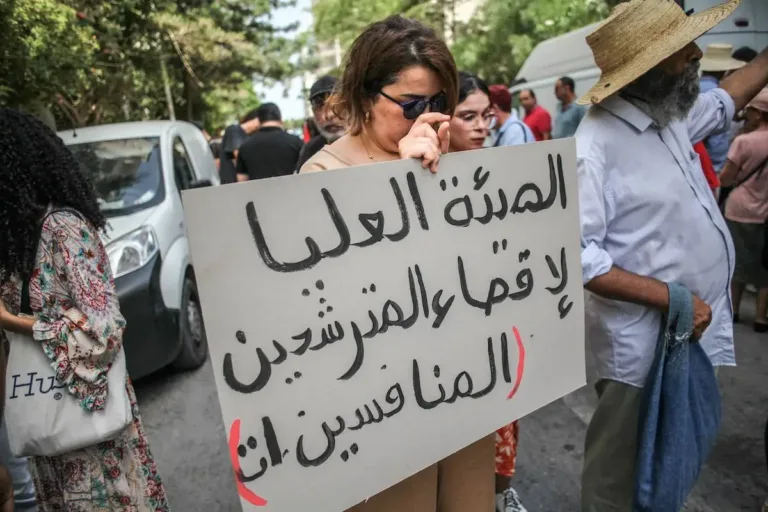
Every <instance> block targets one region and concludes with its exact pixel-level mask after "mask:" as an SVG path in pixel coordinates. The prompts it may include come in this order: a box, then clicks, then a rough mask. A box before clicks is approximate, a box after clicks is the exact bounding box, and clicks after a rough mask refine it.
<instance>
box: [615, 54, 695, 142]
mask: <svg viewBox="0 0 768 512" xmlns="http://www.w3.org/2000/svg"><path fill="white" fill-rule="evenodd" d="M699 92H700V88H699V62H698V61H694V62H691V63H690V64H688V65H687V66H686V67H685V70H684V71H683V72H682V73H681V74H679V75H668V74H667V73H665V72H664V71H663V70H662V69H661V68H660V67H658V66H657V67H655V68H653V69H651V70H650V71H648V72H647V73H646V74H644V75H643V76H641V77H640V78H638V79H637V80H635V81H634V82H632V83H631V84H629V85H628V86H627V87H626V89H625V90H624V95H625V96H626V97H627V99H629V100H630V102H631V101H632V99H633V98H638V99H640V100H642V103H635V102H633V103H635V106H637V107H638V108H640V109H641V110H643V111H644V112H645V113H646V114H648V115H649V116H650V117H651V119H653V120H654V121H655V122H656V124H657V125H659V126H660V127H661V128H664V127H667V126H669V125H670V123H672V122H673V121H680V120H682V119H685V118H686V117H688V113H689V112H690V111H691V109H692V108H693V106H694V105H695V104H696V98H698V97H699Z"/></svg>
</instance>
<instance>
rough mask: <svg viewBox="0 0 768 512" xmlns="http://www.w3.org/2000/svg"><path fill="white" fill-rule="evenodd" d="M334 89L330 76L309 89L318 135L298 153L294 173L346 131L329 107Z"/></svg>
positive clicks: (334, 83)
mask: <svg viewBox="0 0 768 512" xmlns="http://www.w3.org/2000/svg"><path fill="white" fill-rule="evenodd" d="M334 87H336V79H335V78H334V77H332V76H327V75H326V76H322V77H320V78H319V79H318V80H317V81H316V82H315V83H314V84H312V87H311V88H310V89H309V103H310V104H311V105H312V116H313V118H314V121H315V126H316V127H317V131H318V132H320V134H319V135H318V136H316V137H313V138H312V139H310V140H309V142H307V143H306V144H304V147H303V148H301V153H299V161H298V162H297V163H296V172H298V170H299V169H301V166H302V165H304V164H305V163H306V162H307V160H309V159H310V158H312V157H313V156H314V154H315V153H317V152H318V151H320V150H321V149H322V148H323V146H325V145H326V144H333V143H334V142H336V141H337V140H338V139H339V138H341V136H342V135H344V132H345V131H346V129H345V127H344V123H343V122H342V121H341V120H340V119H339V118H338V117H337V116H336V114H335V113H334V112H333V109H332V108H331V105H329V104H328V103H329V99H330V98H331V94H333V88H334Z"/></svg>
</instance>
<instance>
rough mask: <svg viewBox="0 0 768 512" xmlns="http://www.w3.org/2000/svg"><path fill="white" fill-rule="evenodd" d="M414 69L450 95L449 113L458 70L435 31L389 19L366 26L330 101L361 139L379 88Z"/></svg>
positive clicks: (404, 20) (455, 99) (455, 98)
mask: <svg viewBox="0 0 768 512" xmlns="http://www.w3.org/2000/svg"><path fill="white" fill-rule="evenodd" d="M413 66H424V67H427V68H429V69H432V70H433V71H434V72H435V73H437V75H438V76H439V77H440V82H441V83H442V85H443V90H444V91H445V93H446V95H447V97H448V113H449V114H451V113H453V110H454V109H455V108H456V104H457V103H458V96H459V93H458V89H459V87H458V81H459V79H458V71H457V70H456V63H455V62H454V60H453V55H451V51H450V50H449V49H448V46H446V44H445V42H443V40H441V39H440V38H439V37H438V36H437V34H435V32H434V30H432V29H430V28H428V27H426V26H425V25H422V24H421V23H419V22H418V21H414V20H410V19H407V18H403V17H402V16H399V15H395V16H390V17H388V18H386V19H384V20H382V21H378V22H376V23H373V24H371V25H369V26H368V27H367V28H366V29H365V30H364V31H363V33H362V34H360V35H359V36H358V37H357V39H355V42H354V43H352V47H351V48H350V49H349V51H348V52H347V55H346V57H345V58H344V72H343V73H342V76H341V80H340V81H339V83H338V84H337V88H336V92H335V94H334V96H333V98H332V100H331V108H332V109H333V112H334V113H335V114H336V115H337V116H339V117H340V118H341V119H344V120H346V121H347V123H349V128H350V133H351V134H352V135H359V134H360V133H361V132H362V131H363V125H364V124H365V115H366V105H367V104H368V103H369V102H370V101H373V100H374V99H375V98H376V96H377V95H378V94H379V92H380V91H381V89H382V87H385V86H387V85H390V84H393V83H395V82H396V81H397V75H398V74H399V73H401V72H402V71H403V70H405V69H407V68H410V67H413Z"/></svg>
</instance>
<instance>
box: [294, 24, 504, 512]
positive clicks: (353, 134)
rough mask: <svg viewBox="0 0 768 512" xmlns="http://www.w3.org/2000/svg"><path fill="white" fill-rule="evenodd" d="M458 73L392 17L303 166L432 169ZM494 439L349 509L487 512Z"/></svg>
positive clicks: (419, 31)
mask: <svg viewBox="0 0 768 512" xmlns="http://www.w3.org/2000/svg"><path fill="white" fill-rule="evenodd" d="M458 89H459V84H458V73H457V70H456V64H455V63H454V61H453V56H452V55H451V52H450V50H448V47H447V46H446V45H445V43H444V42H443V41H442V40H441V39H440V38H439V37H437V35H436V34H435V33H434V32H433V31H432V30H431V29H429V28H427V27H425V26H424V25H422V24H420V23H418V22H416V21H412V20H408V19H405V18H402V17H400V16H391V17H389V18H387V19H385V20H383V21H380V22H377V23H374V24H372V25H370V26H369V27H368V28H367V29H366V30H365V31H364V32H363V33H362V34H361V35H360V36H359V37H358V38H357V39H356V40H355V42H354V43H353V45H352V47H351V48H350V50H349V53H348V54H347V57H346V61H345V66H344V72H343V74H342V77H341V80H340V83H339V85H338V89H337V91H336V93H335V95H334V98H333V99H332V100H331V103H332V108H333V109H334V113H335V114H337V115H338V116H339V118H340V119H344V120H345V121H346V122H347V124H348V126H349V132H348V133H347V134H346V135H345V136H343V137H342V138H340V139H339V140H338V141H336V142H334V143H333V144H331V145H330V146H325V147H324V148H323V149H321V150H320V151H319V152H318V153H317V154H315V156H313V157H312V158H311V159H310V160H309V161H308V162H307V163H306V164H304V166H303V167H302V168H301V172H313V171H324V170H330V169H340V168H344V167H351V166H356V165H365V164H371V163H379V162H387V161H393V160H399V159H408V158H416V159H419V160H421V162H422V166H423V167H424V168H425V169H427V168H429V170H430V171H432V172H436V171H437V163H438V161H439V160H440V156H441V155H442V154H443V153H446V152H448V151H449V148H450V133H449V132H450V120H451V116H450V114H452V113H453V111H454V109H455V108H456V104H457V100H458V96H459V91H458ZM493 474H494V437H493V436H488V437H486V438H484V439H481V440H480V441H478V442H476V443H474V444H472V445H470V446H468V447H467V448H464V449H463V450H460V451H458V452H456V453H455V454H453V455H451V456H450V457H448V458H446V459H444V460H442V461H440V462H439V463H437V464H434V465H433V466H431V467H428V468H427V469H425V470H423V471H421V472H419V473H417V474H415V475H413V476H411V477H410V478H407V479H406V480H404V481H402V482H400V483H398V484H396V485H394V486H392V487H391V488H389V489H387V490H385V491H383V492H381V493H379V494H377V495H376V496H373V497H372V498H370V499H369V500H367V501H366V502H364V503H361V504H359V505H357V506H355V507H353V508H352V509H350V511H348V512H392V511H395V510H396V511H402V512H416V511H418V512H435V511H439V512H492V511H493V509H494V485H493Z"/></svg>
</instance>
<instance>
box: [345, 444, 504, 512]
mask: <svg viewBox="0 0 768 512" xmlns="http://www.w3.org/2000/svg"><path fill="white" fill-rule="evenodd" d="M495 453H496V443H495V436H493V435H491V436H488V437H485V438H483V439H481V440H480V441H477V442H476V443H474V444H471V445H469V446H467V447H466V448H464V449H463V450H459V451H458V452H456V453H454V454H453V455H451V456H450V457H447V458H445V459H443V460H441V461H440V462H438V463H437V464H433V465H432V466H430V467H428V468H427V469H425V470H423V471H420V472H419V473H416V474H415V475H413V476H411V477H410V478H406V479H405V480H403V481H402V482H400V483H398V484H395V485H393V486H392V487H390V488H389V489H387V490H385V491H382V492H380V493H379V494H377V495H376V496H373V497H372V498H370V499H369V500H368V501H367V502H364V503H360V504H358V505H356V506H354V507H352V508H351V509H348V510H347V512H493V510H494V506H495V502H494V496H495V487H494V486H495V483H494V477H493V475H494V468H495Z"/></svg>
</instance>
